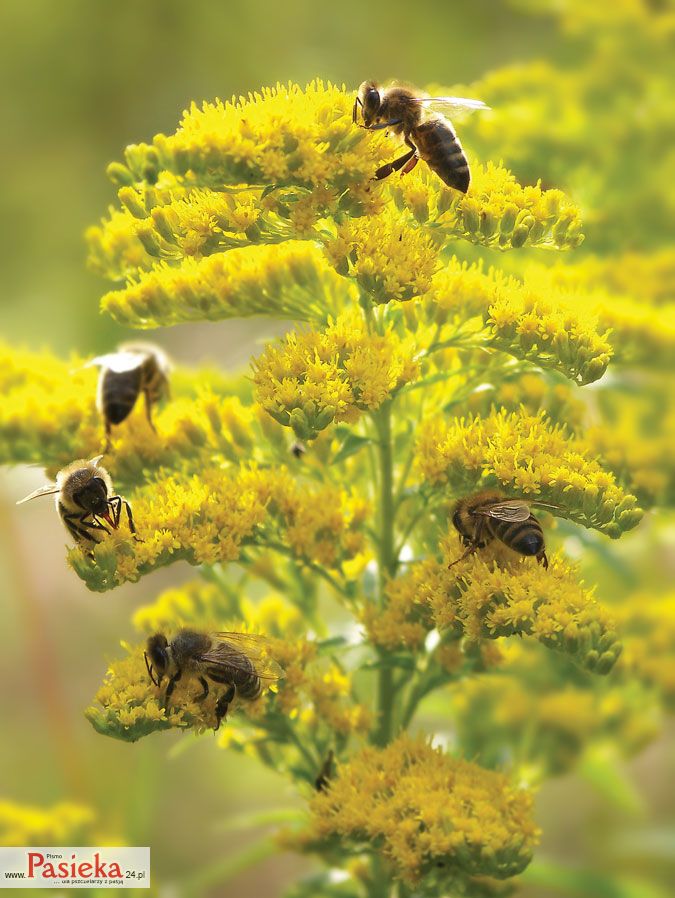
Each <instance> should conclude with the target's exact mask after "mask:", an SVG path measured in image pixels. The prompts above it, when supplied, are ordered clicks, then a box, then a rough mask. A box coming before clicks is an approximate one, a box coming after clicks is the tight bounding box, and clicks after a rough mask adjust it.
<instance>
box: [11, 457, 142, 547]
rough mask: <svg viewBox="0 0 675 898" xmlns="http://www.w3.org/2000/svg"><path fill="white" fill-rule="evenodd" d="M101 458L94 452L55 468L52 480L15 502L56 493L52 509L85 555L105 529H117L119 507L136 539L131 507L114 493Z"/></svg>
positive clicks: (100, 538) (19, 503) (101, 536)
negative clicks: (81, 547)
mask: <svg viewBox="0 0 675 898" xmlns="http://www.w3.org/2000/svg"><path fill="white" fill-rule="evenodd" d="M102 458H103V456H102V455H97V456H96V457H95V458H90V459H89V461H86V460H85V459H79V460H78V461H74V462H72V464H70V465H68V466H67V467H65V468H63V469H62V470H61V471H59V473H58V474H57V475H56V483H48V484H47V485H46V486H41V487H40V488H39V489H37V490H35V491H34V492H32V493H31V494H30V495H29V496H26V497H25V499H20V500H19V501H18V502H17V503H16V504H17V505H21V504H22V503H23V502H28V501H30V500H31V499H36V498H37V497H38V496H48V495H51V494H54V495H56V510H57V511H58V513H59V517H60V518H61V520H62V521H63V524H64V526H65V528H66V530H67V531H68V533H70V535H71V536H72V538H73V539H74V540H75V542H76V543H77V544H78V545H80V546H83V547H84V548H85V550H88V554H89V555H91V554H92V553H91V549H92V546H95V545H96V544H97V543H99V542H100V541H101V540H102V539H103V538H104V535H105V534H109V533H110V529H109V528H112V529H113V530H117V528H118V527H119V525H120V519H121V517H122V506H124V508H125V510H126V513H127V521H128V523H129V530H130V531H131V533H132V534H133V536H134V538H135V539H138V537H137V536H136V527H135V525H134V518H133V515H132V513H131V506H130V505H129V503H128V502H127V500H126V499H123V498H122V497H121V496H116V495H115V491H114V490H113V485H112V480H111V479H110V474H108V472H107V471H106V469H105V468H103V467H102V466H101V465H100V464H99V462H100V461H101V459H102ZM104 521H105V523H104ZM106 525H107V526H106Z"/></svg>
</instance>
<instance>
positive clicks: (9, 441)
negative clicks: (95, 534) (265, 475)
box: [0, 345, 258, 491]
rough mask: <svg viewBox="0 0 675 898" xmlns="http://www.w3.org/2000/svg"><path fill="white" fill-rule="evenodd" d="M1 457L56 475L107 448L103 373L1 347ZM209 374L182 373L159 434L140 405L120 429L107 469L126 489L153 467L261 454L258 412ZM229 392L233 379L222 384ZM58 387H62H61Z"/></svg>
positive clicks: (159, 421) (160, 415)
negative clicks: (99, 381) (99, 394)
mask: <svg viewBox="0 0 675 898" xmlns="http://www.w3.org/2000/svg"><path fill="white" fill-rule="evenodd" d="M0 363H1V364H0V370H1V372H2V373H0V387H1V388H2V392H3V403H2V407H1V408H0V460H2V461H6V462H12V463H17V462H26V463H37V464H41V465H44V466H45V467H46V468H47V474H48V476H54V475H55V474H56V472H57V471H58V470H59V469H60V468H62V467H64V466H65V465H67V464H69V463H70V462H72V461H73V459H74V458H78V457H86V458H91V457H93V456H95V455H96V454H98V453H99V452H100V451H102V444H103V442H104V434H103V422H102V420H101V418H100V415H99V413H98V412H97V410H96V374H95V372H94V371H93V370H92V369H91V368H85V367H84V362H83V360H81V359H77V358H73V359H71V361H70V362H66V361H64V360H62V359H59V358H57V357H56V356H53V355H51V354H50V353H46V352H29V351H23V350H10V349H9V347H6V346H2V345H0ZM211 386H212V381H211V379H210V378H209V377H208V375H207V374H206V373H205V374H204V375H195V374H186V373H183V372H176V373H175V375H174V377H173V392H174V393H175V394H176V395H175V398H174V399H172V400H171V401H170V402H168V403H166V404H165V405H164V406H163V407H162V408H160V409H159V411H158V412H157V413H156V415H155V424H156V427H157V432H156V433H155V432H154V431H153V430H152V429H151V428H150V427H149V425H148V422H147V420H146V416H145V414H144V412H143V410H142V408H141V405H142V403H141V402H139V403H138V405H139V407H138V408H137V409H135V410H134V412H133V413H132V414H131V415H130V417H129V418H128V419H127V420H126V421H125V422H124V424H123V425H122V426H121V427H119V428H116V430H115V433H114V435H113V439H112V451H111V452H110V453H109V454H107V455H106V458H105V467H106V469H108V470H109V471H110V473H111V475H112V477H113V481H114V483H115V484H116V486H117V487H118V488H119V489H121V490H123V491H126V490H127V489H128V488H129V487H130V486H133V485H136V484H140V483H143V482H144V481H145V480H146V478H147V471H148V470H150V469H157V468H163V469H171V468H180V469H181V470H184V471H190V470H199V469H200V468H201V466H202V465H203V464H204V463H205V462H206V461H207V460H208V461H210V460H211V459H212V458H213V457H214V456H215V457H222V458H225V459H227V460H228V461H232V462H238V461H239V459H240V457H241V456H242V454H243V455H246V456H247V457H251V456H253V455H254V445H255V443H256V442H257V439H258V437H257V434H256V432H255V430H254V429H253V424H254V419H253V412H252V411H251V410H249V409H247V408H245V407H244V405H242V403H241V402H240V400H239V399H237V398H236V397H234V396H232V397H229V398H223V397H222V396H221V395H219V394H218V393H216V392H215V391H214V390H213V389H211ZM213 386H217V388H218V391H219V392H221V391H222V392H225V390H226V389H227V388H228V387H229V384H227V383H223V384H215V383H213ZM55 387H56V388H55Z"/></svg>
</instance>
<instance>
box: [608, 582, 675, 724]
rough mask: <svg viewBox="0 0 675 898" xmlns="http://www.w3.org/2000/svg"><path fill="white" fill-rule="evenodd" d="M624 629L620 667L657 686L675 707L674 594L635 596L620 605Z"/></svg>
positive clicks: (667, 704)
mask: <svg viewBox="0 0 675 898" xmlns="http://www.w3.org/2000/svg"><path fill="white" fill-rule="evenodd" d="M617 616H618V619H619V622H620V624H621V627H622V630H623V631H624V632H625V637H624V645H625V654H624V657H623V658H622V660H621V670H622V671H623V672H624V673H625V675H626V676H627V677H629V678H630V679H633V678H634V677H638V678H639V679H640V680H642V681H643V682H645V683H647V684H648V685H650V686H653V687H655V688H656V689H657V690H658V692H659V693H660V695H661V697H662V698H663V700H664V701H665V703H666V706H667V707H668V708H673V707H675V665H673V651H674V650H675V595H673V594H672V593H669V594H667V595H665V596H656V597H655V596H641V595H638V596H635V597H633V598H631V599H630V601H628V602H627V603H626V604H625V606H623V607H619V608H617Z"/></svg>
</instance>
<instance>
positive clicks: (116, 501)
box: [108, 496, 122, 530]
mask: <svg viewBox="0 0 675 898" xmlns="http://www.w3.org/2000/svg"><path fill="white" fill-rule="evenodd" d="M108 508H109V509H110V511H111V512H112V519H113V526H114V528H115V530H117V528H118V527H119V525H120V518H121V517H122V499H121V498H120V496H111V497H110V499H108Z"/></svg>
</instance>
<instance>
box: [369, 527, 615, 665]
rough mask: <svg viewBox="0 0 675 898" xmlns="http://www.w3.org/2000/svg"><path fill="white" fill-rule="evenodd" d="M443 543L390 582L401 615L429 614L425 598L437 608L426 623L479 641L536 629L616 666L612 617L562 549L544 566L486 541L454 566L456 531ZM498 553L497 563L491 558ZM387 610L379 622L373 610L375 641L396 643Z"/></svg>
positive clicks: (541, 638)
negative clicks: (434, 555) (437, 555)
mask: <svg viewBox="0 0 675 898" xmlns="http://www.w3.org/2000/svg"><path fill="white" fill-rule="evenodd" d="M442 548H443V560H442V561H441V562H437V561H434V560H433V559H427V560H425V561H423V562H420V563H419V564H416V565H414V566H413V567H412V568H411V570H410V571H409V572H408V573H406V574H405V575H403V577H401V578H400V580H399V581H398V582H397V583H396V584H395V587H394V589H393V591H392V587H391V586H390V588H389V591H390V593H392V592H393V595H394V596H395V597H396V605H395V608H396V610H397V613H398V614H399V615H406V617H408V618H410V617H412V619H413V621H417V622H419V621H420V620H421V621H425V619H424V616H423V614H422V613H421V612H420V610H419V606H420V605H421V606H426V609H427V614H428V613H429V612H430V613H431V621H425V623H424V625H425V627H426V629H430V628H431V627H432V626H435V627H436V628H437V629H438V630H439V631H440V632H441V633H444V632H446V631H447V632H449V633H451V634H458V633H459V634H463V635H464V636H465V637H466V638H467V639H468V640H469V641H470V642H475V643H480V642H481V641H482V640H484V639H499V638H501V637H503V636H531V637H533V638H534V639H536V640H537V641H538V642H541V643H542V644H543V645H545V646H547V647H548V648H551V649H555V650H556V651H559V652H564V653H565V654H568V655H570V656H572V657H573V658H574V659H575V660H576V661H577V662H578V663H579V664H580V665H582V666H583V667H585V668H587V669H588V670H591V671H596V672H597V673H602V674H606V673H608V672H609V671H610V670H611V669H612V667H613V666H614V664H615V663H616V660H617V658H618V657H619V654H620V653H621V643H620V642H619V639H618V636H617V633H616V629H615V625H614V622H613V620H612V617H611V616H610V615H609V613H608V612H607V611H606V610H605V609H604V608H602V607H601V606H600V605H599V604H598V603H597V601H596V600H595V598H594V596H593V591H592V590H589V589H587V588H585V587H584V586H583V584H582V583H580V581H579V575H578V572H577V571H576V570H575V569H574V568H572V567H571V566H570V565H569V564H568V563H567V562H565V561H564V560H563V559H562V558H561V557H560V556H559V555H554V556H553V557H552V558H551V559H550V564H549V568H548V570H544V568H543V567H541V566H540V565H537V564H533V563H531V561H530V560H529V559H517V560H515V561H513V560H511V559H508V558H504V557H502V556H504V555H506V553H507V552H508V554H510V555H513V553H510V552H509V550H502V549H500V548H499V547H495V548H494V549H493V548H492V547H488V548H487V549H484V550H481V557H477V556H475V555H474V556H471V557H469V558H467V559H465V560H464V561H462V562H461V563H460V564H456V565H454V566H453V567H452V568H448V564H450V563H451V562H454V561H456V560H457V558H458V557H459V555H460V554H461V551H462V547H461V544H460V543H459V540H457V539H456V538H455V537H454V536H450V537H448V538H447V539H446V540H445V541H444V542H443V546H442ZM495 553H496V554H497V555H498V556H499V558H500V563H499V564H496V563H495V561H494V560H493V558H494V554H495ZM486 556H487V557H486ZM488 559H489V560H488ZM388 618H389V615H388V614H387V612H386V611H385V614H384V615H383V621H382V623H381V624H380V622H379V621H378V620H377V618H376V617H375V616H373V617H372V618H371V620H370V622H369V623H370V628H371V635H372V638H373V640H374V641H375V642H376V643H377V644H380V645H384V646H386V647H393V634H392V636H391V637H389V631H388V629H387V628H388ZM418 626H419V623H418Z"/></svg>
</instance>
